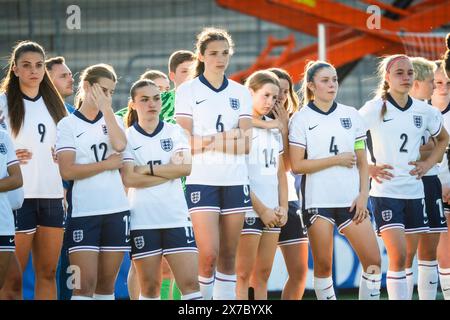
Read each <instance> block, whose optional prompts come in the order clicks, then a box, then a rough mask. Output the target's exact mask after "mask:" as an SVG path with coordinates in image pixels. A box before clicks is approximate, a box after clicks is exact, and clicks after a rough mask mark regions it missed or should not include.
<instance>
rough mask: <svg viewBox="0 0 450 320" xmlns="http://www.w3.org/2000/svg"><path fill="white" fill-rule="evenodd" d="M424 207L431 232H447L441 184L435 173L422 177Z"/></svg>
mask: <svg viewBox="0 0 450 320" xmlns="http://www.w3.org/2000/svg"><path fill="white" fill-rule="evenodd" d="M422 182H423V187H424V190H425V209H426V212H427V216H428V226H429V227H430V231H429V232H431V233H439V232H447V220H446V219H445V214H444V204H443V202H442V185H441V181H440V180H439V178H438V176H437V175H434V176H424V177H422Z"/></svg>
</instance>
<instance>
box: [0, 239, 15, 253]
mask: <svg viewBox="0 0 450 320" xmlns="http://www.w3.org/2000/svg"><path fill="white" fill-rule="evenodd" d="M15 248H16V244H15V241H14V235H10V236H0V252H14V251H15Z"/></svg>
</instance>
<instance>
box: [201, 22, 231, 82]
mask: <svg viewBox="0 0 450 320" xmlns="http://www.w3.org/2000/svg"><path fill="white" fill-rule="evenodd" d="M212 41H227V42H228V45H229V46H230V55H232V54H233V47H234V43H233V40H232V39H231V36H230V35H229V34H228V32H227V31H226V30H223V29H218V28H204V29H203V30H202V32H200V33H199V34H198V35H197V43H196V45H195V56H196V59H195V67H194V74H193V78H195V77H198V76H200V75H201V74H203V72H205V63H204V62H202V61H200V59H199V55H200V54H202V55H204V54H205V51H206V48H207V47H208V44H209V43H210V42H212Z"/></svg>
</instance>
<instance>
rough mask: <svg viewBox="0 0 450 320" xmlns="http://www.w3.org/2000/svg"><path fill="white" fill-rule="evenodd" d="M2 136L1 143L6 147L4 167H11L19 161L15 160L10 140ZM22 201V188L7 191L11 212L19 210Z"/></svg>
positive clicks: (6, 136)
mask: <svg viewBox="0 0 450 320" xmlns="http://www.w3.org/2000/svg"><path fill="white" fill-rule="evenodd" d="M2 134H3V135H4V136H3V137H4V138H3V143H4V144H5V146H6V150H7V153H6V159H7V162H6V167H9V166H12V165H14V164H19V160H17V156H16V152H15V150H14V145H13V143H12V141H11V138H10V137H9V135H8V133H7V132H2ZM23 199H24V192H23V187H20V188H17V189H14V190H11V191H8V200H9V204H10V205H11V208H12V209H13V210H17V209H20V208H21V207H22V204H23Z"/></svg>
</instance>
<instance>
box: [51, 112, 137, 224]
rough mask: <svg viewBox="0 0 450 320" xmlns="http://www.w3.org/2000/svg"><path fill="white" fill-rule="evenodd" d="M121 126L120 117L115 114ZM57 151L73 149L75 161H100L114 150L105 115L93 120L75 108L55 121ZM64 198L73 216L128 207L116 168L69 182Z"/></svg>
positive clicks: (115, 210)
mask: <svg viewBox="0 0 450 320" xmlns="http://www.w3.org/2000/svg"><path fill="white" fill-rule="evenodd" d="M116 120H117V123H118V124H119V126H120V127H121V128H123V122H122V119H121V118H119V117H116ZM57 130H58V133H57V139H56V152H57V153H59V152H63V151H74V152H75V163H76V164H88V163H94V162H99V161H103V160H105V159H106V158H108V157H109V156H110V155H111V154H114V153H116V152H115V151H114V149H113V148H112V146H111V143H110V141H109V136H108V130H107V127H106V123H105V118H104V117H103V115H102V113H101V112H99V113H98V115H97V117H96V118H95V119H94V120H92V121H91V120H89V119H87V118H86V117H85V116H84V115H83V114H82V113H81V112H79V111H78V110H77V111H75V112H74V113H72V114H71V115H69V116H68V117H65V118H64V119H62V120H61V121H60V122H59V123H58V127H57ZM70 184H71V186H70V189H69V190H68V196H67V198H68V199H67V201H68V203H69V209H70V210H71V212H72V217H74V218H77V217H86V216H96V215H102V214H110V213H118V212H122V211H126V210H129V209H130V207H129V204H128V199H127V196H126V194H125V189H124V187H123V184H122V179H121V176H120V173H119V170H107V171H103V172H102V173H99V174H97V175H95V176H92V177H89V178H86V179H81V180H75V181H71V183H70Z"/></svg>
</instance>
